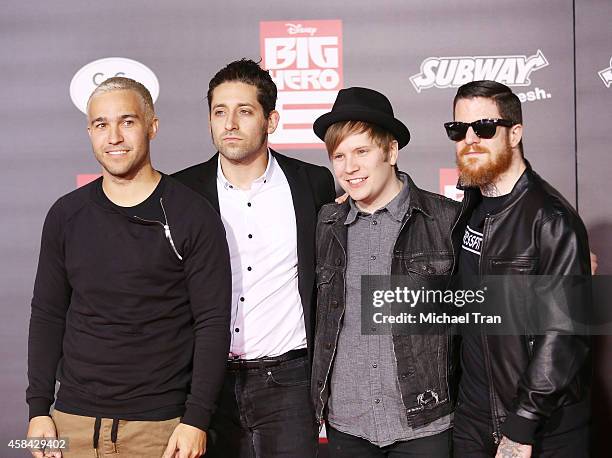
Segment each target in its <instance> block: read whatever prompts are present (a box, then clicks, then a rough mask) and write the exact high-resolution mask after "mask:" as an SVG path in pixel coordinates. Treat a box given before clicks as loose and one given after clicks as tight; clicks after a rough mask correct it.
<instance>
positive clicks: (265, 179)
mask: <svg viewBox="0 0 612 458" xmlns="http://www.w3.org/2000/svg"><path fill="white" fill-rule="evenodd" d="M275 168H276V159H275V158H274V156H272V153H271V152H270V148H268V165H267V166H266V170H265V171H264V173H263V174H262V175H261V176H260V177H258V178H256V179H255V180H253V184H252V186H251V190H252V189H253V188H259V187H261V186H262V185H264V184H266V183H269V182H270V179H271V178H272V174H273V173H274V170H275ZM217 180H219V181H220V182H221V184H222V185H223V189H226V190H227V189H239V188H238V187H237V186H234V185H233V184H232V183H230V181H229V180H228V179H227V178H226V177H225V175H224V174H223V169H222V168H221V154H219V157H218V158H217Z"/></svg>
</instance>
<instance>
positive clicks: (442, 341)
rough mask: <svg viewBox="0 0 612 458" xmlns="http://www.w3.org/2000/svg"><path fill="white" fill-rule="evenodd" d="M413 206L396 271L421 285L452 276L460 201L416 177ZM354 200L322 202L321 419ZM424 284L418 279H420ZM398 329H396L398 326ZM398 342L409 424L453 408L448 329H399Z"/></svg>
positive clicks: (396, 252)
mask: <svg viewBox="0 0 612 458" xmlns="http://www.w3.org/2000/svg"><path fill="white" fill-rule="evenodd" d="M408 186H409V192H410V195H409V196H410V197H409V198H410V204H409V209H408V211H407V212H406V216H405V217H404V220H403V222H402V227H401V230H400V233H399V235H398V238H397V240H396V242H395V246H394V249H393V259H392V265H391V274H392V275H405V276H407V280H408V282H409V284H410V285H412V284H413V285H414V287H415V289H416V288H420V287H421V286H425V287H427V286H428V285H430V284H431V285H433V284H434V282H436V284H437V283H438V282H439V280H440V278H441V277H448V278H449V279H450V275H451V272H452V270H453V264H454V257H453V249H452V241H451V226H452V224H453V221H454V220H455V217H456V215H457V211H458V209H459V205H458V203H456V202H454V201H452V200H450V199H447V198H445V197H443V196H440V195H438V194H434V193H431V192H427V191H423V190H421V189H419V188H417V187H416V185H415V184H414V182H412V180H411V179H410V177H408ZM349 208H350V207H349V203H348V202H345V203H343V204H340V205H338V204H328V205H325V206H323V207H322V208H321V211H320V212H319V218H318V222H317V232H316V234H317V270H316V274H317V278H316V281H317V323H316V332H315V347H314V361H313V369H312V384H311V386H312V388H311V390H312V398H313V402H314V404H315V412H316V415H317V419H319V420H321V419H322V418H323V417H324V415H325V406H326V404H327V400H328V398H329V382H330V374H331V371H332V369H333V363H334V357H335V353H336V346H337V343H338V336H339V334H340V330H341V329H342V318H343V315H344V310H345V300H344V299H345V273H346V263H347V256H346V247H347V226H346V225H345V224H344V222H345V220H346V217H347V214H348V212H349ZM417 285H418V286H417ZM392 332H393V331H392ZM393 334H394V335H393V347H394V350H395V357H396V360H397V374H398V383H399V386H400V391H401V395H402V400H403V403H404V406H405V408H406V415H407V418H408V424H409V425H410V426H411V427H413V428H416V427H420V426H423V425H426V424H428V423H430V422H432V421H434V420H436V419H438V418H441V417H443V416H445V415H447V414H449V413H450V412H452V410H453V405H454V400H455V398H456V396H455V394H456V389H455V386H456V378H455V369H456V367H457V358H456V356H457V355H456V353H457V352H456V350H457V349H456V346H454V345H451V341H452V339H453V337H452V335H451V333H450V330H449V332H448V333H446V334H441V335H440V334H435V335H396V334H395V333H393Z"/></svg>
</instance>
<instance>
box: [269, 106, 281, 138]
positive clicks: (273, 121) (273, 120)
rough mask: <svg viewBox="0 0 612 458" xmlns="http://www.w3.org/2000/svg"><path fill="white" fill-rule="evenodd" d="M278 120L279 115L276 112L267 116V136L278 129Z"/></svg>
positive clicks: (273, 111)
mask: <svg viewBox="0 0 612 458" xmlns="http://www.w3.org/2000/svg"><path fill="white" fill-rule="evenodd" d="M279 120H280V114H279V113H278V111H276V110H272V111H271V112H270V114H269V115H268V135H270V134H272V133H274V131H275V130H276V128H277V127H278V121H279Z"/></svg>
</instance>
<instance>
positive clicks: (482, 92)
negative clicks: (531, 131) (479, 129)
mask: <svg viewBox="0 0 612 458" xmlns="http://www.w3.org/2000/svg"><path fill="white" fill-rule="evenodd" d="M475 97H484V98H487V99H491V100H493V102H495V105H496V106H497V111H499V115H500V116H501V117H502V118H504V119H509V120H510V121H512V122H513V123H515V124H523V110H522V108H521V101H520V100H519V98H518V97H517V95H516V94H514V93H513V92H512V89H510V88H509V87H508V86H506V85H505V84H502V83H498V82H497V81H490V80H482V81H472V82H470V83H467V84H464V85H463V86H461V87H460V88H459V89H457V94H456V95H455V99H454V100H453V114H454V112H455V107H456V106H457V102H458V101H459V100H460V99H473V98H475ZM518 146H519V150H520V152H521V155H523V140H522V139H521V141H520V143H519V145H518Z"/></svg>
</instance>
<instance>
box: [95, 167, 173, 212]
mask: <svg viewBox="0 0 612 458" xmlns="http://www.w3.org/2000/svg"><path fill="white" fill-rule="evenodd" d="M101 183H102V182H100V188H99V192H100V194H101V196H102V198H103V199H104V200H105V201H107V202H108V203H110V205H112V206H113V207H114V208H116V209H117V210H118V211H120V212H121V213H123V214H125V215H128V216H134V217H137V218H141V219H145V220H148V221H159V222H161V223H163V222H165V221H166V218H165V217H164V213H163V211H162V207H161V204H160V202H159V199H160V198H161V197H162V195H163V193H164V187H165V186H166V176H165V175H163V174H162V176H161V180H159V183H157V186H156V187H155V189H154V190H153V192H152V193H151V195H150V196H149V197H147V198H146V199H145V200H144V201H142V202H140V203H139V204H138V205H134V206H133V207H122V206H120V205H117V204H115V203H114V202H112V201H111V200H110V199H109V198H108V197H107V196H106V194H105V193H104V190H103V189H102V184H101Z"/></svg>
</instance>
